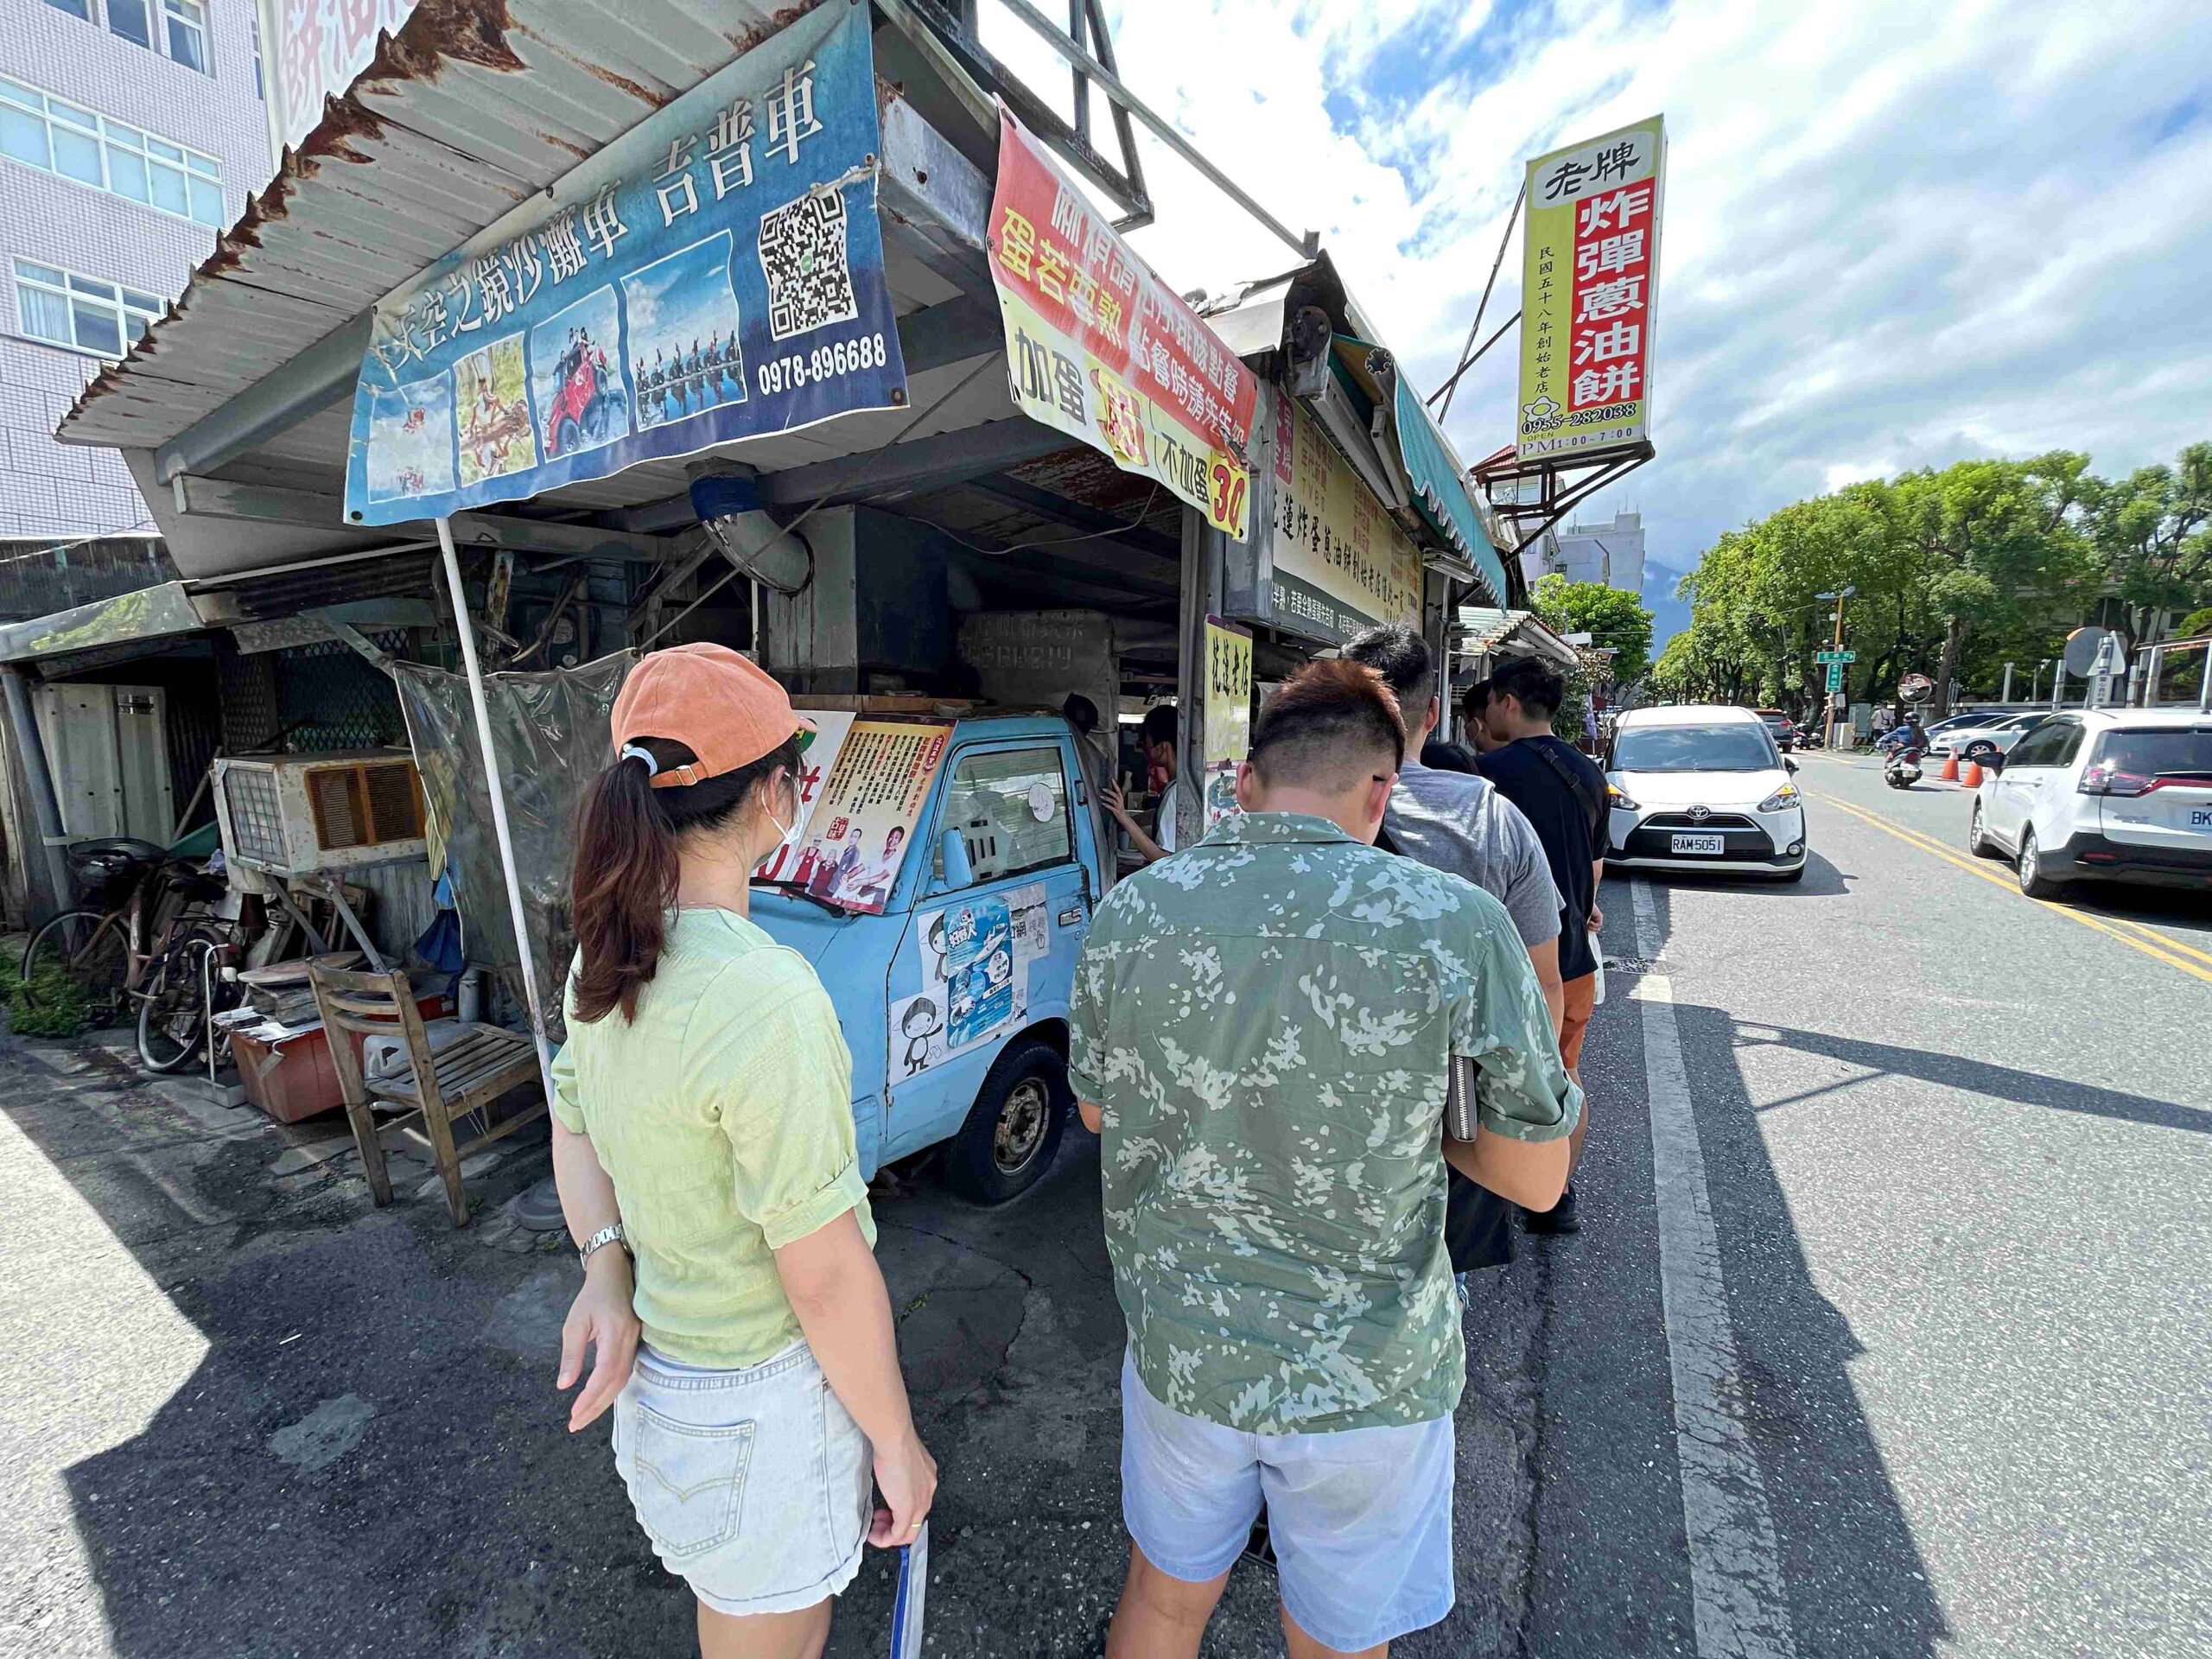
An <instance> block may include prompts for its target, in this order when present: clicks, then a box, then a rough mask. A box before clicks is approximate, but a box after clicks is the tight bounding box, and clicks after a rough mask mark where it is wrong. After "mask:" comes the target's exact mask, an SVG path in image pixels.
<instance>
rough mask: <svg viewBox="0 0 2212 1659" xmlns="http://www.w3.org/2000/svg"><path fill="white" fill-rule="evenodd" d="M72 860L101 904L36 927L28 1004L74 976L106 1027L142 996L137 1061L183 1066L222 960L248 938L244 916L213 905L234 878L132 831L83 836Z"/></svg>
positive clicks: (202, 1035) (29, 950) (78, 992)
mask: <svg viewBox="0 0 2212 1659" xmlns="http://www.w3.org/2000/svg"><path fill="white" fill-rule="evenodd" d="M69 858H70V862H71V864H72V865H73V866H74V867H75V868H76V871H77V875H78V883H79V890H80V891H83V892H85V893H87V894H89V895H91V896H92V899H93V905H92V906H80V907H79V908H77V909H74V910H66V911H64V912H61V913H60V915H58V916H56V917H54V918H53V919H52V920H50V921H48V923H47V924H46V925H45V926H43V927H41V928H40V929H39V930H38V931H37V932H35V933H34V934H32V935H31V938H30V943H29V944H28V945H26V946H25V947H24V949H23V959H22V996H23V999H24V1001H25V1002H26V1003H27V1004H29V1005H33V1006H35V1004H36V1002H37V1001H38V1000H39V999H40V997H41V995H50V994H51V993H49V992H48V991H47V990H46V988H47V987H48V986H51V985H53V984H55V983H57V982H61V983H66V984H67V985H68V986H69V988H70V995H72V996H73V997H74V998H76V999H77V1000H78V1001H79V1004H80V1006H81V1007H83V1008H84V1010H85V1012H86V1014H88V1015H89V1016H90V1017H91V1018H92V1021H93V1023H94V1024H98V1025H105V1024H107V1023H109V1022H110V1021H111V1020H112V1019H113V1018H114V1017H115V1016H117V1015H118V1014H121V1013H122V1012H123V1011H124V1008H125V1007H129V1006H130V1005H131V1004H133V1003H135V1004H136V1005H137V1044H138V1058H139V1059H140V1060H141V1061H142V1062H143V1064H144V1065H146V1067H147V1069H148V1070H149V1071H178V1070H181V1068H182V1067H183V1066H184V1065H187V1064H188V1062H189V1061H190V1060H191V1059H192V1058H193V1057H194V1054H196V1053H197V1052H199V1050H200V1044H201V1043H202V1042H203V1041H204V1040H205V1039H206V1038H207V1024H208V1015H209V1011H210V1003H211V1001H213V989H214V987H215V985H216V983H217V982H219V981H220V980H221V976H220V972H219V969H220V967H221V966H222V965H223V963H225V961H226V958H228V959H232V960H234V959H235V958H236V956H237V954H238V952H239V951H240V950H242V949H243V946H244V944H245V936H246V930H245V928H244V927H243V926H242V925H240V924H238V923H235V922H226V921H224V920H223V919H222V918H219V917H218V916H217V915H216V914H215V912H214V908H213V906H214V903H215V901H216V900H217V899H220V898H221V897H222V896H223V895H224V893H226V892H227V891H228V884H227V883H226V882H225V881H224V880H222V879H221V878H220V877H218V876H211V875H207V874H201V873H200V871H199V870H197V869H194V868H192V867H191V866H190V865H189V864H188V863H186V862H184V861H181V860H180V859H178V858H177V857H175V855H173V853H172V852H171V850H170V849H167V848H162V847H156V846H155V845H154V844H153V843H152V842H145V841H138V840H136V839H134V838H132V837H130V836H103V837H100V838H99V839H97V840H93V841H87V842H79V843H78V844H77V845H75V846H73V847H72V848H71V849H69ZM95 906H102V907H95Z"/></svg>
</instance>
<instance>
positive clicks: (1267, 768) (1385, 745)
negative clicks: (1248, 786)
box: [1251, 658, 1406, 793]
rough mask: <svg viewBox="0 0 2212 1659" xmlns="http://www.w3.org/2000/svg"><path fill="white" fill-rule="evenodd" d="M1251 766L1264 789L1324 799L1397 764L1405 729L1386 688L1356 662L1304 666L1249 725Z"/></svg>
mask: <svg viewBox="0 0 2212 1659" xmlns="http://www.w3.org/2000/svg"><path fill="white" fill-rule="evenodd" d="M1251 758H1252V767H1253V770H1254V771H1255V772H1258V773H1259V774H1260V778H1261V780H1262V782H1264V783H1268V784H1290V785H1300V786H1303V787H1305V788H1308V789H1317V790H1321V791H1326V792H1330V793H1335V792H1337V791H1343V790H1347V789H1350V788H1351V787H1352V786H1353V785H1354V784H1355V783H1357V782H1358V781H1359V780H1361V779H1363V778H1368V777H1372V776H1374V775H1376V772H1378V771H1380V772H1389V773H1395V772H1396V771H1397V770H1398V768H1399V767H1400V766H1402V765H1403V764H1405V759H1406V728H1405V727H1404V725H1403V724H1402V721H1400V719H1399V715H1398V699H1397V697H1396V696H1395V695H1393V693H1392V692H1391V690H1390V687H1389V683H1388V682H1386V681H1385V680H1384V679H1383V677H1382V676H1381V675H1380V674H1378V673H1376V671H1374V670H1373V669H1371V668H1369V667H1368V666H1367V665H1366V664H1363V663H1355V662H1351V661H1347V660H1345V659H1344V658H1337V659H1336V660H1334V661H1327V662H1318V663H1308V664H1306V666H1305V667H1304V668H1301V669H1300V670H1299V671H1298V672H1297V673H1295V674H1294V675H1292V676H1291V677H1289V678H1288V679H1287V680H1285V681H1284V682H1283V683H1282V684H1281V685H1280V686H1279V687H1277V688H1276V690H1275V694H1274V696H1272V697H1269V698H1268V701H1267V706H1266V707H1264V708H1263V709H1261V710H1260V717H1259V719H1258V720H1256V721H1254V722H1253V725H1252V756H1251Z"/></svg>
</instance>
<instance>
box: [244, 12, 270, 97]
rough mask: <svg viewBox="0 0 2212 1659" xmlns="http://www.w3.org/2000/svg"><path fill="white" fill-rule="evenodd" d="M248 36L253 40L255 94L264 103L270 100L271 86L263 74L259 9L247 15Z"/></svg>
mask: <svg viewBox="0 0 2212 1659" xmlns="http://www.w3.org/2000/svg"><path fill="white" fill-rule="evenodd" d="M245 27H246V35H247V37H248V38H249V39H250V40H251V41H252V42H253V95H254V96H255V97H256V98H257V99H260V100H261V101H262V102H263V103H264V104H266V103H267V102H268V101H269V87H268V85H267V83H266V82H265V81H264V80H263V79H262V75H261V13H260V11H259V10H258V9H257V10H252V11H249V12H248V13H246V15H245Z"/></svg>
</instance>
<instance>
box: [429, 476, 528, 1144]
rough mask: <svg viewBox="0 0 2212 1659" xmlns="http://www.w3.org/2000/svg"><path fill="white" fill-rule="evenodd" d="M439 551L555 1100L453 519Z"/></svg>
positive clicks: (443, 528) (441, 531)
mask: <svg viewBox="0 0 2212 1659" xmlns="http://www.w3.org/2000/svg"><path fill="white" fill-rule="evenodd" d="M438 550H439V551H440V552H441V553H442V554H443V555H444V556H445V563H446V588H447V590H448V592H449V593H450V594H452V595H453V620H454V629H455V631H456V632H459V634H460V635H461V663H462V664H463V665H464V666H465V667H466V668H467V671H468V701H469V705H470V707H471V708H473V709H474V710H475V713H476V745H477V748H478V750H479V751H480V753H481V754H482V755H483V759H484V787H485V791H486V793H488V794H489V795H490V796H491V798H492V833H493V835H494V836H497V837H498V838H499V869H500V872H501V873H502V874H504V875H505V877H506V881H507V917H508V919H509V920H510V921H512V923H513V925H514V930H515V954H516V956H517V957H518V958H519V959H520V960H521V963H522V988H523V995H524V997H525V998H526V999H527V1001H528V1002H529V1005H530V1034H531V1040H532V1041H533V1042H534V1043H535V1044H536V1045H537V1071H538V1077H539V1080H540V1081H541V1082H542V1083H543V1084H544V1086H545V1098H546V1099H547V1100H549V1101H550V1100H551V1099H552V1098H553V1056H552V1053H551V1052H550V1050H548V1049H547V1047H546V1046H545V1010H544V1009H543V1007H541V1006H539V997H538V995H537V962H536V961H535V959H534V958H533V957H531V950H530V928H529V925H528V923H527V921H526V919H525V918H524V915H523V908H522V878H521V877H520V876H519V875H518V874H516V873H515V843H514V837H513V836H512V835H510V834H509V833H508V830H507V791H506V785H505V783H504V782H503V781H502V780H501V779H500V777H499V753H498V751H497V749H495V748H494V747H493V742H492V710H491V706H490V705H489V704H488V703H486V702H485V701H484V671H483V669H482V668H481V667H480V665H479V664H478V663H477V660H476V626H475V624H474V622H472V621H471V620H469V615H468V594H467V592H466V591H465V590H464V589H463V588H462V587H461V556H460V554H458V553H457V552H455V551H454V544H453V521H452V520H451V519H449V518H441V519H439V520H438Z"/></svg>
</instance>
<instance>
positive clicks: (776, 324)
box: [346, 5, 906, 524]
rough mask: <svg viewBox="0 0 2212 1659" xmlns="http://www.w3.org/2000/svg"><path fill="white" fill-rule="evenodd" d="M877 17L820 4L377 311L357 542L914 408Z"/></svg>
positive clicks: (368, 369)
mask: <svg viewBox="0 0 2212 1659" xmlns="http://www.w3.org/2000/svg"><path fill="white" fill-rule="evenodd" d="M882 147H883V146H882V139H881V137H880V130H879V127H878V123H877V118H876V104H875V67H874V52H873V48H871V46H870V44H869V37H868V12H867V10H866V9H865V8H861V7H856V6H836V5H830V6H823V7H820V8H818V9H817V10H814V11H812V12H810V13H808V14H807V15H806V16H804V17H802V18H800V19H799V20H798V22H795V23H793V24H791V27H790V28H788V29H785V30H784V31H783V32H782V33H781V34H779V35H772V36H770V37H769V39H767V40H766V41H764V42H762V43H761V44H760V46H759V47H757V48H754V49H753V51H751V52H748V53H747V54H745V55H744V56H743V57H741V58H740V59H738V60H737V61H736V62H734V63H733V64H731V65H730V66H729V67H728V68H726V69H723V70H721V72H720V73H716V74H715V75H712V76H710V77H709V79H707V80H705V81H704V82H702V84H701V85H699V86H696V87H694V88H693V89H692V90H691V91H690V92H687V93H685V94H684V95H683V97H682V98H679V99H676V100H675V101H674V102H673V103H671V104H670V105H667V106H666V107H665V108H664V109H662V110H661V111H659V112H658V113H657V114H655V115H654V116H653V117H652V118H651V119H649V120H647V121H645V123H643V124H640V125H639V126H638V127H637V128H635V129H634V130H632V131H630V132H628V133H626V134H625V135H624V136H623V137H620V138H619V139H617V140H615V142H614V143H611V144H609V145H608V146H607V148H606V149H602V150H601V151H600V152H599V153H598V154H597V155H595V156H592V157H591V158H590V159H589V160H588V161H586V162H583V163H582V165H581V166H579V167H577V168H575V170H574V171H573V172H571V173H570V174H569V175H568V176H567V177H565V178H563V180H562V181H560V183H559V184H558V185H557V186H556V188H555V190H554V193H553V195H552V197H551V199H550V200H547V199H543V198H538V197H533V198H532V199H531V200H530V201H529V202H527V203H525V204H524V206H522V207H518V208H517V209H515V210H514V212H512V213H509V214H507V215H506V216H505V218H504V219H500V220H499V223H497V224H496V225H493V226H492V227H491V228H490V229H488V230H486V231H485V232H482V233H481V234H480V235H479V236H477V237H475V238H473V239H472V240H471V241H469V242H468V243H467V244H466V245H463V246H462V247H461V248H460V249H458V250H457V251H454V252H453V253H450V254H448V255H447V256H446V257H444V258H443V259H442V260H440V261H439V262H438V263H437V264H435V265H434V266H432V267H431V268H430V270H429V271H428V272H427V273H426V274H425V275H424V276H423V277H420V278H419V279H417V280H416V282H414V283H410V284H409V285H408V286H407V287H406V288H404V289H400V290H399V291H398V292H397V293H395V294H393V295H391V296H389V297H387V298H386V299H385V301H384V302H382V303H381V304H379V305H378V307H377V313H376V321H375V325H374V327H373V329H372V333H371V335H370V340H369V347H368V350H367V352H366V353H365V354H364V356H363V358H362V359H361V373H360V380H359V385H358V387H357V388H356V391H355V394H354V399H353V445H352V449H351V452H350V454H349V457H348V461H347V467H346V518H347V520H348V521H349V522H351V523H353V524H395V523H398V522H401V521H403V520H407V519H416V518H441V517H444V516H446V515H448V514H449V513H453V512H458V511H460V510H461V509H463V508H467V507H474V506H480V505H485V504H486V503H489V502H494V501H511V500H515V499H520V498H522V497H525V496H531V495H536V494H538V493H541V492H543V491H546V490H552V489H557V488H559V487H561V486H563V485H565V484H572V483H575V482H577V481H579V480H585V479H593V478H605V477H607V476H608V475H609V474H614V473H619V472H620V471H622V470H623V469H624V468H625V467H632V466H634V465H636V464H637V463H638V462H639V461H652V460H658V459H664V458H667V457H671V456H678V455H688V454H692V453H694V452H696V451H697V450H700V449H703V448H708V447H709V446H710V445H713V444H718V443H727V442H731V441H733V440H735V439H740V438H748V437H753V436H757V435H760V434H763V433H773V432H788V431H791V430H794V429H798V428H799V427H804V426H810V425H813V424H814V423H817V422H819V421H825V420H829V419H830V418H832V417H833V416H838V415H842V414H846V413H849V412H850V411H852V410H864V409H889V408H893V407H897V406H899V405H901V404H904V403H905V402H906V365H905V364H904V362H903V360H902V359H901V358H900V356H899V329H898V319H897V317H896V316H895V315H894V314H893V309H892V302H891V296H890V290H889V289H888V288H887V286H886V284H885V282H884V277H883V241H882V234H881V231H880V226H879V225H878V223H877V220H876V213H875V171H874V169H875V159H876V156H877V155H878V153H879V152H880V150H881V149H882Z"/></svg>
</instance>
